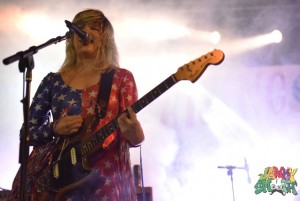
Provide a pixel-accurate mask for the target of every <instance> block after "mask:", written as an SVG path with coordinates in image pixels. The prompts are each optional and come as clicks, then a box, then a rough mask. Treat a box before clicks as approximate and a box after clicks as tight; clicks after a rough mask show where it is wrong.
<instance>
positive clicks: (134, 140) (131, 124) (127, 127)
mask: <svg viewBox="0 0 300 201" xmlns="http://www.w3.org/2000/svg"><path fill="white" fill-rule="evenodd" d="M127 111H128V113H126V112H124V113H123V114H121V116H120V117H119V118H118V124H119V126H120V130H121V132H122V133H123V135H124V136H125V137H126V138H127V139H128V140H129V142H130V144H132V145H134V146H137V145H139V144H141V143H142V142H143V141H144V138H145V136H144V132H143V129H142V127H141V124H140V122H139V120H138V119H137V117H136V114H135V112H134V110H133V109H132V108H131V107H128V108H127Z"/></svg>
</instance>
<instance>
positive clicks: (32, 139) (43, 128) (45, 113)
mask: <svg viewBox="0 0 300 201" xmlns="http://www.w3.org/2000/svg"><path fill="white" fill-rule="evenodd" d="M52 76H53V73H49V74H48V75H47V76H46V77H44V79H43V80H42V82H41V83H40V85H39V87H38V89H37V91H36V93H35V95H34V97H33V99H32V103H31V105H30V109H29V145H31V146H36V145H40V144H44V143H47V142H49V141H51V140H52V139H53V129H52V123H50V116H51V115H50V114H51V112H50V109H51V94H52V92H51V91H52V86H53V84H52ZM24 132H25V130H24V124H23V126H22V128H21V131H20V134H21V135H22V134H24Z"/></svg>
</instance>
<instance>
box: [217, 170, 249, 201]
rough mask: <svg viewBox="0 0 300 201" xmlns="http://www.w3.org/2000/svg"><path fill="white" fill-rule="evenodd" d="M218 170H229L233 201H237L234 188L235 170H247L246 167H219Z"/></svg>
mask: <svg viewBox="0 0 300 201" xmlns="http://www.w3.org/2000/svg"><path fill="white" fill-rule="evenodd" d="M218 168H224V169H227V175H228V176H230V180H231V189H232V197H233V201H235V196H234V187H233V171H232V170H233V169H245V168H244V167H236V166H231V165H229V166H218Z"/></svg>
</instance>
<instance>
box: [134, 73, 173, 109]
mask: <svg viewBox="0 0 300 201" xmlns="http://www.w3.org/2000/svg"><path fill="white" fill-rule="evenodd" d="M177 82H178V80H176V78H175V76H173V75H171V76H170V77H168V78H167V79H165V81H163V82H162V83H160V84H159V85H157V86H156V87H155V88H153V89H152V90H151V91H149V92H148V93H147V94H146V95H144V96H143V97H142V98H140V99H139V100H138V101H136V102H135V103H134V104H133V105H132V106H131V107H132V108H133V110H134V112H135V113H138V112H139V111H141V110H142V109H143V108H145V107H146V106H147V105H149V104H150V103H151V102H152V101H154V100H155V99H156V98H158V97H159V96H160V95H161V94H163V93H164V92H165V91H167V90H168V89H169V88H171V87H172V86H173V85H174V84H176V83H177Z"/></svg>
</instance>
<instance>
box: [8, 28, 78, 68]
mask: <svg viewBox="0 0 300 201" xmlns="http://www.w3.org/2000/svg"><path fill="white" fill-rule="evenodd" d="M72 35H73V33H72V32H71V31H68V32H67V33H66V34H65V35H64V36H58V37H56V38H52V39H50V40H48V41H47V42H45V43H43V44H41V45H39V46H32V47H30V48H29V49H27V50H25V51H20V52H17V53H16V54H14V55H12V56H9V57H7V58H5V59H3V64H5V65H8V64H11V63H13V62H15V61H18V60H21V59H22V58H25V57H27V56H29V55H33V54H35V53H37V52H38V51H39V50H40V49H42V48H45V47H47V46H49V45H52V44H56V43H58V42H61V41H63V40H66V39H67V38H70V37H71V36H72ZM19 70H20V72H24V69H19Z"/></svg>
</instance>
